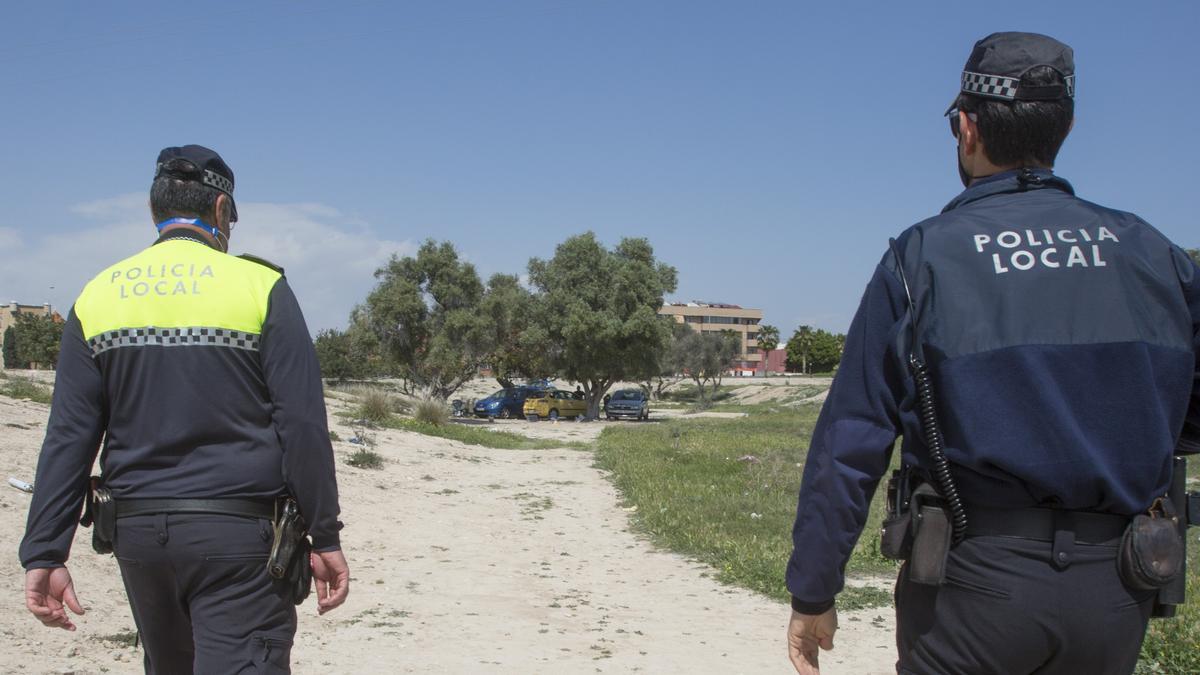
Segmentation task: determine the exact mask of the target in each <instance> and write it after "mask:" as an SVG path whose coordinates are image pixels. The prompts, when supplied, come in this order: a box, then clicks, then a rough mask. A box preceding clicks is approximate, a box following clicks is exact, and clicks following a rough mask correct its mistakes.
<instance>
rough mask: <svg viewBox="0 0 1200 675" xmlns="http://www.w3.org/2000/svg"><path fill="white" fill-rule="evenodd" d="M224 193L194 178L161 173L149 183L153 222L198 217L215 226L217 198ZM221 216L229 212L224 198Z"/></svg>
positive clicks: (228, 205)
mask: <svg viewBox="0 0 1200 675" xmlns="http://www.w3.org/2000/svg"><path fill="white" fill-rule="evenodd" d="M221 194H223V193H222V192H221V191H220V190H218V189H216V188H212V187H209V186H207V185H205V184H204V183H201V182H199V181H194V180H182V179H180V178H178V177H175V176H170V175H161V176H159V177H158V178H155V179H154V183H153V184H152V185H151V186H150V214H151V215H152V216H153V217H154V222H156V223H161V222H162V221H164V220H168V219H170V218H199V219H200V220H203V221H204V222H206V223H208V224H210V225H216V207H217V197H218V196H219V195H221ZM221 215H222V216H223V217H225V218H228V217H229V215H230V204H229V200H228V199H226V200H225V208H224V209H223V210H222V214H221Z"/></svg>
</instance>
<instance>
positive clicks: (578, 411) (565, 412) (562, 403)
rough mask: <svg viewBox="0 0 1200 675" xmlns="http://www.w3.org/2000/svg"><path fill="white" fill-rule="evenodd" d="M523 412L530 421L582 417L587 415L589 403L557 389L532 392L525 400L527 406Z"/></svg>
mask: <svg viewBox="0 0 1200 675" xmlns="http://www.w3.org/2000/svg"><path fill="white" fill-rule="evenodd" d="M522 410H523V412H524V413H525V418H526V419H528V420H535V419H541V418H546V419H549V420H556V419H558V418H560V417H581V416H583V415H586V414H587V401H586V400H584V399H580V398H575V397H574V396H573V395H572V394H571V392H569V391H559V390H557V389H546V390H543V391H531V392H529V396H528V397H527V398H526V399H525V406H524V407H523V408H522Z"/></svg>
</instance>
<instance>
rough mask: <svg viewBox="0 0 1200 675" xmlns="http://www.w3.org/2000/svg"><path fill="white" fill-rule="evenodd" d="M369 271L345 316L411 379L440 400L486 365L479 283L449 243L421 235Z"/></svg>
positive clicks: (488, 344) (487, 338)
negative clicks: (371, 279)
mask: <svg viewBox="0 0 1200 675" xmlns="http://www.w3.org/2000/svg"><path fill="white" fill-rule="evenodd" d="M375 278H377V279H379V282H378V283H377V284H376V286H375V288H374V289H373V290H372V291H371V292H370V294H368V295H367V299H366V301H365V302H364V303H363V304H362V305H360V306H359V307H357V308H355V312H354V315H353V319H354V320H355V321H356V322H359V323H360V324H361V325H362V326H363V327H364V328H366V329H367V330H369V331H370V332H371V333H373V334H374V335H375V337H376V338H377V339H378V340H379V345H380V349H381V350H382V351H383V353H384V354H385V355H386V357H387V358H388V359H389V360H390V361H391V362H392V363H394V364H395V367H396V368H397V369H398V371H399V374H400V375H401V376H402V377H403V378H405V380H406V381H407V382H408V383H410V385H411V386H414V387H415V388H417V389H419V390H424V391H425V392H426V393H427V394H428V395H430V396H433V397H436V398H440V399H443V400H444V399H446V398H449V397H450V396H451V395H452V394H453V393H454V392H455V391H458V389H459V388H460V387H461V386H462V385H463V384H464V383H466V382H467V381H468V380H470V379H471V378H473V377H475V374H476V373H477V372H478V371H479V368H480V367H481V366H484V365H487V362H488V360H489V357H490V355H491V348H492V344H493V343H492V338H493V331H492V330H490V329H491V328H492V326H491V325H490V322H489V318H488V316H487V315H486V314H485V313H483V312H482V311H481V306H482V305H483V302H484V297H485V287H484V285H483V283H482V282H481V281H480V280H479V275H478V274H477V273H476V271H475V266H474V265H472V264H471V263H469V262H466V261H463V260H460V259H459V257H458V252H457V251H455V250H454V245H453V244H451V243H450V242H442V243H440V244H439V243H437V242H434V241H433V240H427V241H426V242H425V243H424V244H422V245H421V248H420V249H419V250H418V251H417V254H416V255H415V256H405V257H403V258H400V257H398V256H395V255H393V256H392V257H391V259H390V260H389V261H388V263H387V264H386V265H385V266H384V267H382V268H380V269H379V270H377V271H376V272H375Z"/></svg>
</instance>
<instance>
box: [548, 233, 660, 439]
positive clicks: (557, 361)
mask: <svg viewBox="0 0 1200 675" xmlns="http://www.w3.org/2000/svg"><path fill="white" fill-rule="evenodd" d="M529 279H530V283H531V284H532V286H533V289H534V298H535V303H534V316H533V324H534V328H536V330H537V331H539V333H538V336H537V337H538V340H540V341H542V342H543V343H544V344H547V345H553V351H552V353H550V354H549V360H550V362H551V363H552V364H553V366H554V371H555V372H557V373H558V374H559V375H561V376H562V377H564V378H566V379H568V380H570V381H573V382H578V383H579V384H580V385H581V387H582V389H583V393H584V397H585V398H586V400H587V402H588V409H587V416H588V417H590V418H595V417H598V416H599V414H600V402H601V399H602V398H603V397H604V394H605V392H607V391H608V389H609V387H611V386H612V385H613V383H615V382H618V381H620V380H636V381H641V380H645V379H648V378H649V377H652V376H653V375H654V374H655V373H657V372H659V364H660V362H661V359H662V353H663V351H664V350H665V349H667V347H668V346H669V344H670V339H671V329H670V326H669V324H667V322H665V321H663V320H661V318H660V317H659V316H658V311H659V309H661V308H662V304H663V296H665V295H666V294H667V293H671V292H673V291H674V290H675V283H676V272H675V268H674V267H671V266H670V265H667V264H665V263H662V262H660V261H658V260H656V259H655V257H654V249H653V248H652V247H651V246H650V242H649V241H647V240H646V239H640V238H626V239H622V240H621V242H620V243H619V244H617V246H616V247H615V248H614V249H612V250H609V249H608V248H606V247H605V246H604V245H603V244H602V243H600V241H599V240H598V239H597V238H596V235H595V234H593V233H591V232H587V233H585V234H581V235H576V236H574V237H571V238H569V239H567V240H566V241H564V242H563V243H561V244H559V245H558V247H557V248H556V249H555V251H554V257H552V258H550V259H549V260H542V259H539V258H534V259H532V260H530V261H529Z"/></svg>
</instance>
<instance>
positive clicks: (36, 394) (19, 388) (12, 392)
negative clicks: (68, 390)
mask: <svg viewBox="0 0 1200 675" xmlns="http://www.w3.org/2000/svg"><path fill="white" fill-rule="evenodd" d="M53 395H54V390H53V389H51V388H50V387H47V386H45V385H41V384H38V383H37V382H34V381H33V380H29V379H25V378H23V377H12V376H10V375H7V374H5V375H4V376H3V377H0V396H7V397H9V398H17V399H23V398H27V399H29V400H30V401H33V402H34V403H44V404H46V405H50V399H51V398H53Z"/></svg>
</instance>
